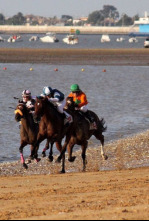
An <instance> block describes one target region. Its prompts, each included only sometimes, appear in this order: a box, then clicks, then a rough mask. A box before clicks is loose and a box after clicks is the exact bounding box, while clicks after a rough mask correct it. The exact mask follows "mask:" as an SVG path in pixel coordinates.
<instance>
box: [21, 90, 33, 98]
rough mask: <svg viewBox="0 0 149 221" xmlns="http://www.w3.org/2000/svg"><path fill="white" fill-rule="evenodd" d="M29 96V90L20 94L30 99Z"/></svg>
mask: <svg viewBox="0 0 149 221" xmlns="http://www.w3.org/2000/svg"><path fill="white" fill-rule="evenodd" d="M30 96H31V92H30V91H29V90H24V91H23V92H22V97H30Z"/></svg>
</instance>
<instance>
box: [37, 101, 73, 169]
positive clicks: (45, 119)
mask: <svg viewBox="0 0 149 221" xmlns="http://www.w3.org/2000/svg"><path fill="white" fill-rule="evenodd" d="M35 116H36V117H41V121H40V124H39V133H38V137H37V143H36V150H35V155H36V158H37V157H38V147H39V144H40V143H41V142H42V141H43V140H45V139H46V138H47V139H48V140H49V142H51V143H54V142H56V147H57V149H58V150H59V152H60V153H61V151H62V145H61V143H62V139H63V138H64V136H65V135H67V140H68V141H69V138H70V135H69V133H70V130H71V129H70V128H71V125H70V126H65V125H64V116H63V115H62V114H60V113H59V112H58V111H57V109H56V108H55V107H54V105H53V104H52V103H50V102H49V101H48V99H47V98H42V97H38V98H37V99H36V103H35ZM67 140H66V143H67V144H68V141H67ZM62 158H63V164H62V171H61V172H62V173H65V166H64V162H65V154H64V155H63V156H62Z"/></svg>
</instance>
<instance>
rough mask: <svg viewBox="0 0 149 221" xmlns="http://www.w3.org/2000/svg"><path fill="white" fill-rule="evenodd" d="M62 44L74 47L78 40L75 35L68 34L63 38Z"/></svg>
mask: <svg viewBox="0 0 149 221" xmlns="http://www.w3.org/2000/svg"><path fill="white" fill-rule="evenodd" d="M63 42H64V43H66V44H69V45H75V44H78V43H79V39H78V37H77V36H76V35H72V34H69V35H67V36H66V37H65V38H63Z"/></svg>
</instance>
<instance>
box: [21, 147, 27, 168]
mask: <svg viewBox="0 0 149 221" xmlns="http://www.w3.org/2000/svg"><path fill="white" fill-rule="evenodd" d="M26 145H27V143H21V145H20V148H19V151H20V156H21V163H22V164H23V167H24V168H25V169H26V170H27V169H28V166H27V164H26V163H25V159H24V156H23V148H24V147H25V146H26Z"/></svg>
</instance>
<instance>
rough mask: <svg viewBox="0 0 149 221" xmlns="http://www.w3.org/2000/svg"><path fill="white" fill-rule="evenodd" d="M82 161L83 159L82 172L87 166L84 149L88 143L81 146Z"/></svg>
mask: <svg viewBox="0 0 149 221" xmlns="http://www.w3.org/2000/svg"><path fill="white" fill-rule="evenodd" d="M81 147H82V159H83V172H85V171H86V165H87V159H86V149H87V147H88V141H85V142H84V144H82V146H81Z"/></svg>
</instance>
